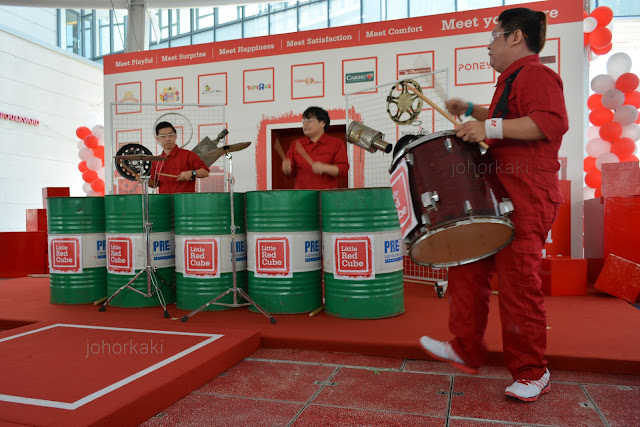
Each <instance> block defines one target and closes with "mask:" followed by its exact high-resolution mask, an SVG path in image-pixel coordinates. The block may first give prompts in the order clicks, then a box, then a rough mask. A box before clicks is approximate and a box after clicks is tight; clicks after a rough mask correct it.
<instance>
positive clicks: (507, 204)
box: [498, 199, 513, 215]
mask: <svg viewBox="0 0 640 427" xmlns="http://www.w3.org/2000/svg"><path fill="white" fill-rule="evenodd" d="M498 209H499V210H500V215H509V214H510V213H511V212H513V203H512V202H511V200H510V199H502V201H501V202H500V203H498Z"/></svg>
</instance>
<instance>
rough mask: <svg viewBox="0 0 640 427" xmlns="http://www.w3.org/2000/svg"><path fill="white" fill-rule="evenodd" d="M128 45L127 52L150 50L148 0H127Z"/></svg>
mask: <svg viewBox="0 0 640 427" xmlns="http://www.w3.org/2000/svg"><path fill="white" fill-rule="evenodd" d="M127 9H128V11H129V19H128V22H127V47H126V49H125V52H140V51H143V50H149V16H148V15H147V0H127Z"/></svg>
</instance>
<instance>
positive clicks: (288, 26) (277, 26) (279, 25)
mask: <svg viewBox="0 0 640 427" xmlns="http://www.w3.org/2000/svg"><path fill="white" fill-rule="evenodd" d="M296 18H297V17H296V10H295V9H289V10H285V11H284V12H277V13H272V14H271V22H270V31H269V33H270V34H283V33H293V32H295V31H296V30H297V19H296Z"/></svg>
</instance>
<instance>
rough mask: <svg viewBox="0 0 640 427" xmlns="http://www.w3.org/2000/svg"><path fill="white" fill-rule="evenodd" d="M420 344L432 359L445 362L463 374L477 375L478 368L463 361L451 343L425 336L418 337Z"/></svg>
mask: <svg viewBox="0 0 640 427" xmlns="http://www.w3.org/2000/svg"><path fill="white" fill-rule="evenodd" d="M420 346H421V347H422V350H424V352H425V353H427V355H428V356H429V357H431V358H432V359H436V360H440V361H441V362H447V363H449V364H450V365H451V366H453V367H454V368H456V369H459V370H461V371H462V372H464V373H465V374H470V375H477V373H478V369H476V368H472V367H471V366H469V365H467V364H466V363H464V360H462V358H461V357H460V356H458V354H457V353H456V351H455V350H454V349H453V347H451V344H450V343H448V342H445V341H437V340H434V339H432V338H429V337H427V336H424V337H421V338H420Z"/></svg>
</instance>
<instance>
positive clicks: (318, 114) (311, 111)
mask: <svg viewBox="0 0 640 427" xmlns="http://www.w3.org/2000/svg"><path fill="white" fill-rule="evenodd" d="M302 117H303V118H305V119H310V118H311V117H315V118H316V119H318V121H319V122H324V130H325V132H326V131H327V129H329V123H331V119H330V118H329V113H327V111H326V110H323V109H322V108H320V107H309V108H307V109H306V110H304V113H302Z"/></svg>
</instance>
